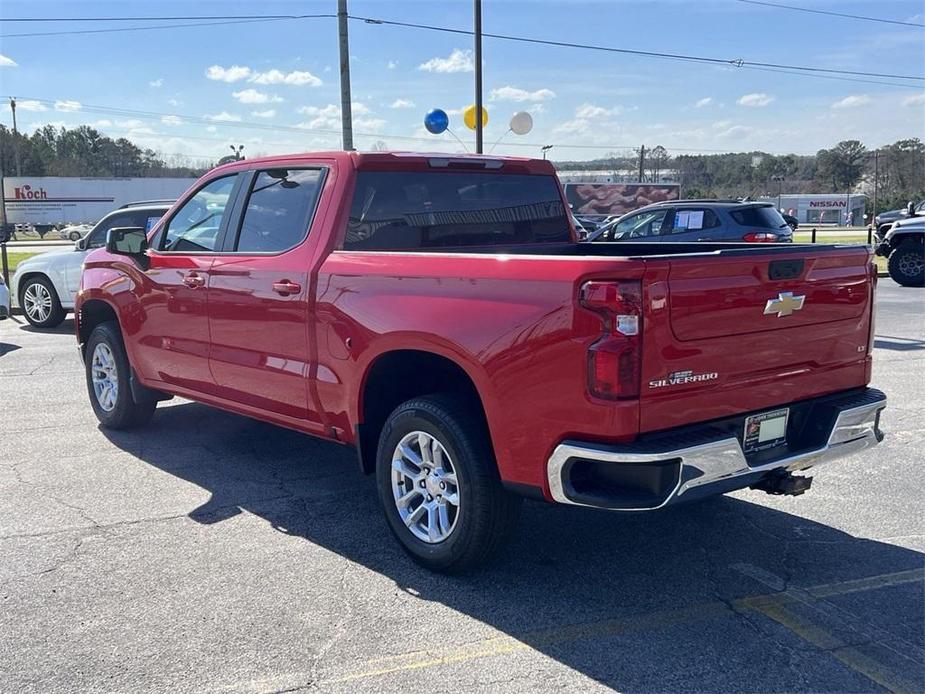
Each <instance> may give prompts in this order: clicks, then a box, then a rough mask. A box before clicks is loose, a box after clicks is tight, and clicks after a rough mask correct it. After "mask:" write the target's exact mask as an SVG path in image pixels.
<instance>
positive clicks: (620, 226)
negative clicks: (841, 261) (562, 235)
mask: <svg viewBox="0 0 925 694" xmlns="http://www.w3.org/2000/svg"><path fill="white" fill-rule="evenodd" d="M587 240H588V241H634V240H643V241H660V242H665V241H668V242H679V241H731V242H737V243H741V242H742V241H745V242H748V243H789V242H791V241H793V231H792V230H791V229H790V227H789V226H788V225H787V222H785V221H784V218H783V217H782V216H781V214H780V212H778V211H777V210H776V209H775V208H774V205H772V204H770V203H766V202H743V201H739V200H667V201H665V202H657V203H655V204H652V205H647V206H646V207H641V208H639V209H638V210H635V211H633V212H630V213H628V214H625V215H623V216H622V217H619V218H618V219H616V220H614V221H612V222H610V223H609V224H607V225H605V226H603V227H601V228H600V229H598V230H597V231H596V232H595V233H593V234H591V235H590V236H588V239H587Z"/></svg>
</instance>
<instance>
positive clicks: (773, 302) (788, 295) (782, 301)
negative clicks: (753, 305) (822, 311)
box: [764, 292, 806, 318]
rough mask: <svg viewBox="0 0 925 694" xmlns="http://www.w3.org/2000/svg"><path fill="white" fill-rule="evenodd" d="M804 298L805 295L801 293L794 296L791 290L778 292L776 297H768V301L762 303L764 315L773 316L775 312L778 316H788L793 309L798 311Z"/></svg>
mask: <svg viewBox="0 0 925 694" xmlns="http://www.w3.org/2000/svg"><path fill="white" fill-rule="evenodd" d="M805 300H806V297H805V296H803V295H801V296H794V295H793V292H780V293H779V294H778V295H777V298H776V299H768V303H766V304H765V305H764V315H766V316H773V315H775V314H776V315H777V317H778V318H783V317H784V316H789V315H790V314H791V313H793V312H794V311H799V310H800V309H801V308H803V302H804V301H805Z"/></svg>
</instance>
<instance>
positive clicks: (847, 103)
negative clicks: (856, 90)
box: [832, 94, 870, 108]
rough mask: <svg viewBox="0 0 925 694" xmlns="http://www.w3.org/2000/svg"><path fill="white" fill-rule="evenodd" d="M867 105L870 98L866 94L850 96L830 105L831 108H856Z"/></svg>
mask: <svg viewBox="0 0 925 694" xmlns="http://www.w3.org/2000/svg"><path fill="white" fill-rule="evenodd" d="M869 103H870V97H869V96H867V94H852V95H851V96H846V97H845V98H844V99H841V100H839V101H836V102H835V103H834V104H832V108H857V107H858V106H866V105H867V104H869Z"/></svg>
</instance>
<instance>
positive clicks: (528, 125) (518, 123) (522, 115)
mask: <svg viewBox="0 0 925 694" xmlns="http://www.w3.org/2000/svg"><path fill="white" fill-rule="evenodd" d="M511 130H512V131H513V132H514V134H515V135H526V134H527V133H528V132H530V131H531V130H533V116H531V115H530V114H529V113H527V112H526V111H518V112H517V113H515V114H514V115H513V116H511Z"/></svg>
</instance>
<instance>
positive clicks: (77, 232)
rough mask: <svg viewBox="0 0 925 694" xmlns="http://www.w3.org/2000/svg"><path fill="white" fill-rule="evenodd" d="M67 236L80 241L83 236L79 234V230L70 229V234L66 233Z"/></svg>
mask: <svg viewBox="0 0 925 694" xmlns="http://www.w3.org/2000/svg"><path fill="white" fill-rule="evenodd" d="M67 237H68V239H69V240H71V241H80V239H81V238H83V237H82V236H81V235H80V232H79V231H72V232H71V233H70V234H68V235H67Z"/></svg>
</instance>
